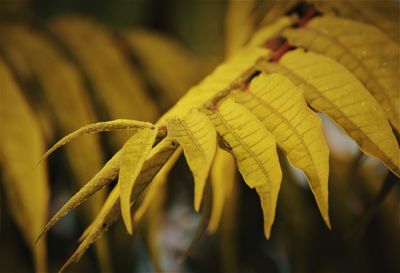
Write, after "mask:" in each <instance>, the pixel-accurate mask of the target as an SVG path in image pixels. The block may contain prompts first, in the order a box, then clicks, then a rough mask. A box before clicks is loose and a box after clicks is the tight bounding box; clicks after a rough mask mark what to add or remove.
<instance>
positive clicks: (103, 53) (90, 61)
mask: <svg viewBox="0 0 400 273" xmlns="http://www.w3.org/2000/svg"><path fill="white" fill-rule="evenodd" d="M49 28H50V30H51V31H52V33H53V34H54V35H56V37H57V38H58V39H60V41H62V42H63V43H64V44H65V45H66V46H67V48H68V49H69V50H70V51H71V53H72V54H73V55H74V56H75V58H76V60H77V61H78V63H79V64H80V65H81V66H82V68H83V70H84V72H85V73H86V76H87V77H88V79H89V81H90V84H91V86H92V88H93V89H94V90H95V92H96V98H95V99H96V101H97V102H99V104H100V105H99V107H103V108H105V112H106V113H107V115H108V118H112V119H120V118H125V119H137V120H143V121H150V122H152V121H155V119H156V118H157V116H158V110H157V108H156V106H155V104H154V102H153V101H152V100H151V98H150V97H149V96H148V94H146V90H145V86H144V83H143V82H142V80H141V79H140V77H139V76H138V73H137V72H136V71H135V69H134V67H133V66H131V65H130V63H129V62H128V60H127V59H126V58H125V56H124V55H123V54H122V51H121V50H119V48H118V45H117V43H116V42H115V40H114V39H113V36H112V34H111V33H109V32H108V31H107V30H106V29H105V28H104V27H102V26H101V25H97V24H96V23H95V22H93V21H91V20H89V19H85V18H79V17H58V18H56V19H54V20H53V21H51V22H50V24H49ZM103 114H104V112H103ZM124 140H125V138H124ZM116 144H117V145H120V144H121V139H120V140H118V141H117V143H116Z"/></svg>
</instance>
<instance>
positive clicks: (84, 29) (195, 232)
mask: <svg viewBox="0 0 400 273" xmlns="http://www.w3.org/2000/svg"><path fill="white" fill-rule="evenodd" d="M258 2H259V4H258V7H259V9H258V10H257V12H258V13H260V14H261V13H263V14H264V13H268V12H269V10H270V9H271V7H272V6H273V5H274V3H275V2H282V3H284V4H282V7H284V8H282V9H281V10H279V12H276V14H274V16H275V17H271V18H273V19H274V18H277V17H278V16H280V15H283V14H286V13H288V12H291V11H293V10H296V9H297V10H300V11H301V9H302V6H301V5H302V4H299V3H298V2H299V1H258ZM244 5H245V4H244ZM228 10H229V3H227V2H225V1H222V0H221V1H218V0H215V1H213V0H208V1H206V0H168V1H164V0H132V1H128V0H115V1H106V0H97V1H94V0H93V1H92V0H90V1H78V0H61V1H52V0H0V86H1V90H0V113H1V114H2V119H1V121H0V122H1V123H2V125H1V126H2V127H1V128H0V129H1V132H0V133H1V134H2V135H3V137H0V150H3V151H5V152H3V153H2V157H1V159H0V164H1V165H0V171H1V175H0V177H1V182H2V183H1V184H0V197H1V201H0V217H1V223H0V272H5V273H8V272H9V273H14V272H34V271H35V268H36V271H37V272H44V270H45V267H46V266H45V265H44V263H45V260H44V257H46V256H47V261H48V262H47V264H48V271H50V272H56V271H57V270H58V269H59V268H60V267H61V266H62V264H63V263H64V262H65V261H66V260H67V258H68V257H69V256H70V255H71V254H72V253H73V251H74V250H75V249H76V247H77V246H78V241H77V240H78V238H79V236H80V235H81V233H82V232H83V231H84V229H85V227H86V226H87V225H88V224H89V223H90V220H91V219H93V217H94V215H96V213H97V212H98V211H99V210H100V207H101V204H102V203H103V202H104V198H105V195H106V194H107V192H108V191H109V189H105V190H104V191H102V192H99V193H98V194H96V196H95V197H94V198H92V199H91V200H90V202H88V203H87V204H85V205H83V206H82V207H81V208H79V209H77V210H76V211H75V212H73V213H71V214H69V215H68V216H66V217H65V218H64V219H62V220H61V221H60V222H59V223H58V224H57V225H56V226H55V227H54V228H53V229H52V230H51V231H50V232H49V233H48V236H47V238H46V241H47V243H46V242H45V241H43V242H41V243H39V246H38V247H37V248H36V250H33V249H32V242H33V240H34V239H35V238H36V236H37V234H38V233H39V231H40V227H41V225H43V224H44V223H45V222H46V221H47V219H48V217H49V216H51V215H53V214H54V213H55V212H56V211H58V209H60V207H61V206H62V205H63V204H64V203H65V202H66V201H67V200H68V199H69V197H71V196H72V194H73V193H75V192H76V191H77V190H78V189H79V188H80V187H81V186H82V184H83V183H85V182H86V181H88V180H89V179H90V178H91V177H92V176H93V175H94V174H95V173H96V172H97V171H98V170H99V169H100V168H101V166H102V165H103V164H104V163H105V162H106V161H107V160H108V159H109V158H110V157H111V156H112V155H113V154H114V153H115V152H116V151H117V150H118V149H119V148H120V147H121V146H122V144H123V143H124V141H125V140H126V139H127V137H129V133H127V132H123V133H121V132H118V133H114V132H113V133H103V134H101V135H98V136H85V137H83V138H81V139H79V140H76V141H74V142H72V143H71V144H68V145H67V146H65V147H63V148H62V149H61V150H60V151H57V152H56V153H55V154H54V155H52V156H51V157H50V158H49V160H47V162H45V163H43V164H41V165H39V166H38V167H36V169H35V170H34V174H32V168H33V166H34V164H35V163H36V162H37V161H38V160H39V158H40V157H41V155H43V154H44V152H45V150H47V149H48V148H49V147H50V146H51V145H52V144H54V143H55V142H56V141H57V140H58V139H60V138H61V137H62V136H64V135H66V134H68V133H70V132H72V131H73V130H75V129H77V128H79V127H81V126H83V125H86V124H88V123H92V122H96V121H105V120H111V119H117V118H130V119H135V120H143V121H150V122H155V121H156V120H157V118H158V117H159V116H160V115H161V114H162V113H163V112H165V111H166V110H168V109H169V108H170V107H171V106H172V105H174V103H175V102H176V101H177V100H178V99H179V98H180V97H181V96H182V95H183V94H184V93H185V92H186V91H187V90H188V89H189V88H190V87H191V86H193V85H194V84H196V83H197V82H198V81H199V80H201V79H202V77H204V76H205V75H207V73H209V72H211V71H212V70H213V68H215V66H216V65H217V64H218V63H220V62H221V61H223V60H224V59H225V57H226V56H227V55H228V53H227V52H228V51H229V50H228V49H229V45H228V44H227V37H229V33H227V32H229V31H232V30H229V29H232V28H233V27H232V26H230V25H229V24H230V23H227V22H228V20H227V12H228ZM237 25H240V23H237ZM230 35H232V33H231V34H230ZM4 90H13V95H7V94H6V92H5V91H4ZM321 117H322V119H323V120H324V130H325V134H326V137H327V140H328V144H329V146H330V148H331V158H330V165H331V166H330V185H329V189H330V216H331V222H332V230H331V231H330V230H328V228H327V227H326V226H325V225H324V223H323V221H322V218H321V217H320V215H319V212H318V209H317V206H316V204H315V201H314V197H313V195H312V193H311V191H310V190H309V187H308V185H307V182H306V180H305V177H304V176H303V175H302V174H301V173H300V172H299V171H297V170H296V169H294V168H293V167H291V166H290V164H289V163H288V162H287V161H286V159H285V158H284V156H281V164H282V168H283V170H284V177H283V182H282V189H281V192H280V195H279V201H278V210H277V219H276V222H275V224H274V227H273V231H272V236H271V239H270V240H268V241H267V240H266V239H265V237H264V234H263V219H262V212H261V208H260V205H259V199H258V196H257V195H256V193H255V192H254V191H252V190H251V189H249V188H248V187H246V185H245V184H244V183H243V181H242V179H241V177H240V176H239V175H238V176H237V180H238V181H237V182H238V183H236V184H235V186H234V189H232V193H231V195H232V196H231V197H230V198H229V200H230V202H229V203H227V204H226V208H225V209H224V212H223V216H222V220H221V223H220V227H219V229H218V231H217V232H216V233H215V234H209V232H207V228H206V225H207V224H206V221H207V219H208V218H207V217H209V208H208V207H209V205H207V204H206V205H205V207H204V208H203V210H202V213H201V214H197V213H195V212H194V210H193V207H192V200H193V182H192V180H193V178H192V176H191V173H190V171H189V169H188V166H187V165H186V162H185V160H184V159H182V158H181V159H180V160H179V161H178V164H177V165H176V166H175V167H174V169H173V170H172V172H171V174H170V176H169V180H168V182H167V184H166V187H165V189H164V190H163V194H162V198H161V199H160V200H159V201H160V202H157V204H154V205H153V206H152V207H151V208H149V209H150V210H153V212H152V213H151V217H150V218H149V217H147V218H146V219H145V220H144V221H143V222H141V223H140V225H139V226H138V227H137V232H135V235H134V236H128V234H127V233H126V231H125V229H124V226H123V225H122V223H121V221H119V222H117V223H116V224H115V225H114V226H113V227H112V228H110V230H109V231H108V232H107V233H106V235H105V237H106V238H105V239H103V240H101V241H100V242H99V243H98V244H96V246H95V247H91V248H90V250H89V251H88V252H87V253H86V254H85V255H84V256H83V257H82V259H81V260H80V261H79V262H78V263H77V264H74V265H73V266H72V267H71V269H68V270H67V272H156V271H159V270H160V269H161V268H162V269H163V271H164V272H225V273H233V272H246V273H252V272H260V273H261V272H279V273H289V272H293V273H297V272H304V273H311V272H324V273H331V272H332V273H333V272H349V273H350V272H377V273H378V272H379V273H381V272H382V273H383V272H385V273H396V272H400V260H399V259H398V256H399V254H400V201H399V200H400V198H399V197H400V190H399V189H400V188H399V185H398V182H396V178H395V177H394V176H393V175H391V174H388V172H387V170H386V168H385V167H384V166H383V165H382V164H381V163H379V162H378V161H377V160H374V159H372V158H369V157H366V156H365V155H362V154H361V152H360V151H359V150H358V148H357V145H356V144H355V143H354V142H352V141H351V140H350V139H349V138H348V137H347V136H346V135H344V134H343V133H342V131H341V130H340V129H339V128H337V127H336V126H335V125H334V124H333V123H332V122H331V121H330V120H329V119H328V118H326V117H325V116H321ZM4 132H8V133H9V134H8V135H7V134H5V133H4ZM32 162H33V165H32ZM396 183H397V184H396ZM208 190H209V189H208ZM207 196H208V197H207ZM209 196H210V193H209V192H208V194H206V203H207V202H209V200H208V201H207V199H210V197H209ZM46 245H47V254H46V253H45V252H46V247H45V246H46Z"/></svg>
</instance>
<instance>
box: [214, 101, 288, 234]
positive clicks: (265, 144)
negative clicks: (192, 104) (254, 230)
mask: <svg viewBox="0 0 400 273" xmlns="http://www.w3.org/2000/svg"><path fill="white" fill-rule="evenodd" d="M207 115H209V117H210V118H211V120H212V122H213V124H214V125H215V127H216V129H217V132H218V133H219V134H220V135H221V136H222V138H223V139H224V140H225V141H226V142H227V143H228V144H229V146H230V148H231V149H232V153H233V155H234V156H235V158H236V162H237V164H238V167H239V171H240V173H241V174H242V176H243V178H244V180H245V181H246V183H247V185H248V186H249V187H250V188H255V189H256V190H257V193H258V194H259V196H260V199H261V206H262V208H263V212H264V232H265V236H266V237H267V238H269V236H270V231H271V226H272V223H273V222H274V218H275V208H276V202H277V199H278V193H279V188H280V183H281V179H282V172H281V169H280V166H279V161H278V156H277V153H276V142H275V138H274V137H273V136H272V134H271V133H270V132H268V131H267V129H266V128H265V127H264V125H263V123H262V122H261V121H259V120H258V119H257V118H256V117H255V116H254V115H253V114H252V113H251V112H250V111H249V110H247V109H246V108H245V107H244V106H241V105H240V104H237V103H235V102H233V101H232V100H225V101H224V102H222V103H221V104H220V105H219V106H218V109H216V110H209V111H207Z"/></svg>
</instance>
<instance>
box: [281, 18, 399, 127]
mask: <svg viewBox="0 0 400 273" xmlns="http://www.w3.org/2000/svg"><path fill="white" fill-rule="evenodd" d="M283 34H284V36H285V37H287V38H288V40H289V43H290V44H293V45H296V46H302V47H305V48H307V49H309V50H312V51H315V52H318V53H321V54H324V55H326V56H329V57H331V58H333V59H335V60H337V61H338V62H339V63H341V64H342V65H344V66H345V67H347V68H348V69H349V70H350V71H351V72H352V73H354V75H356V76H357V78H358V79H359V80H360V81H361V82H362V83H363V84H364V86H365V87H366V88H367V89H368V90H369V91H370V92H371V93H372V95H373V96H374V97H375V98H376V99H377V100H378V102H379V103H380V104H381V105H382V107H383V109H384V111H385V112H386V114H387V116H388V117H389V120H390V122H391V123H392V125H393V127H395V128H396V129H397V130H398V131H400V112H399V111H400V110H399V109H400V93H399V91H398V87H399V84H400V62H399V60H400V48H399V46H398V45H397V44H396V43H395V42H393V41H392V40H391V39H389V38H388V37H387V36H385V34H384V33H382V32H381V31H380V30H379V29H377V28H375V27H373V26H370V25H366V24H362V23H359V22H356V21H353V20H350V19H343V18H338V17H334V16H322V17H317V18H315V19H313V20H311V21H310V22H309V23H308V24H307V26H306V27H303V28H298V29H287V30H285V31H284V33H283Z"/></svg>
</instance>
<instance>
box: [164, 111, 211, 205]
mask: <svg viewBox="0 0 400 273" xmlns="http://www.w3.org/2000/svg"><path fill="white" fill-rule="evenodd" d="M168 137H170V138H171V139H174V140H176V141H177V142H178V143H179V144H180V145H181V146H182V148H183V152H184V154H185V157H186V160H187V162H188V164H189V168H190V170H191V171H192V173H193V176H194V183H195V186H194V208H195V210H196V211H199V210H200V205H201V200H202V198H203V192H204V188H205V185H206V181H207V177H208V173H209V172H210V168H211V164H212V162H213V160H214V155H215V149H216V147H217V133H216V132H215V129H214V126H213V124H212V123H211V121H210V120H209V119H208V117H207V116H206V115H205V114H203V113H202V112H200V111H198V110H196V109H193V110H192V111H190V112H189V113H188V114H187V115H186V116H184V117H183V118H178V117H176V118H172V119H170V120H169V121H168Z"/></svg>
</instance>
